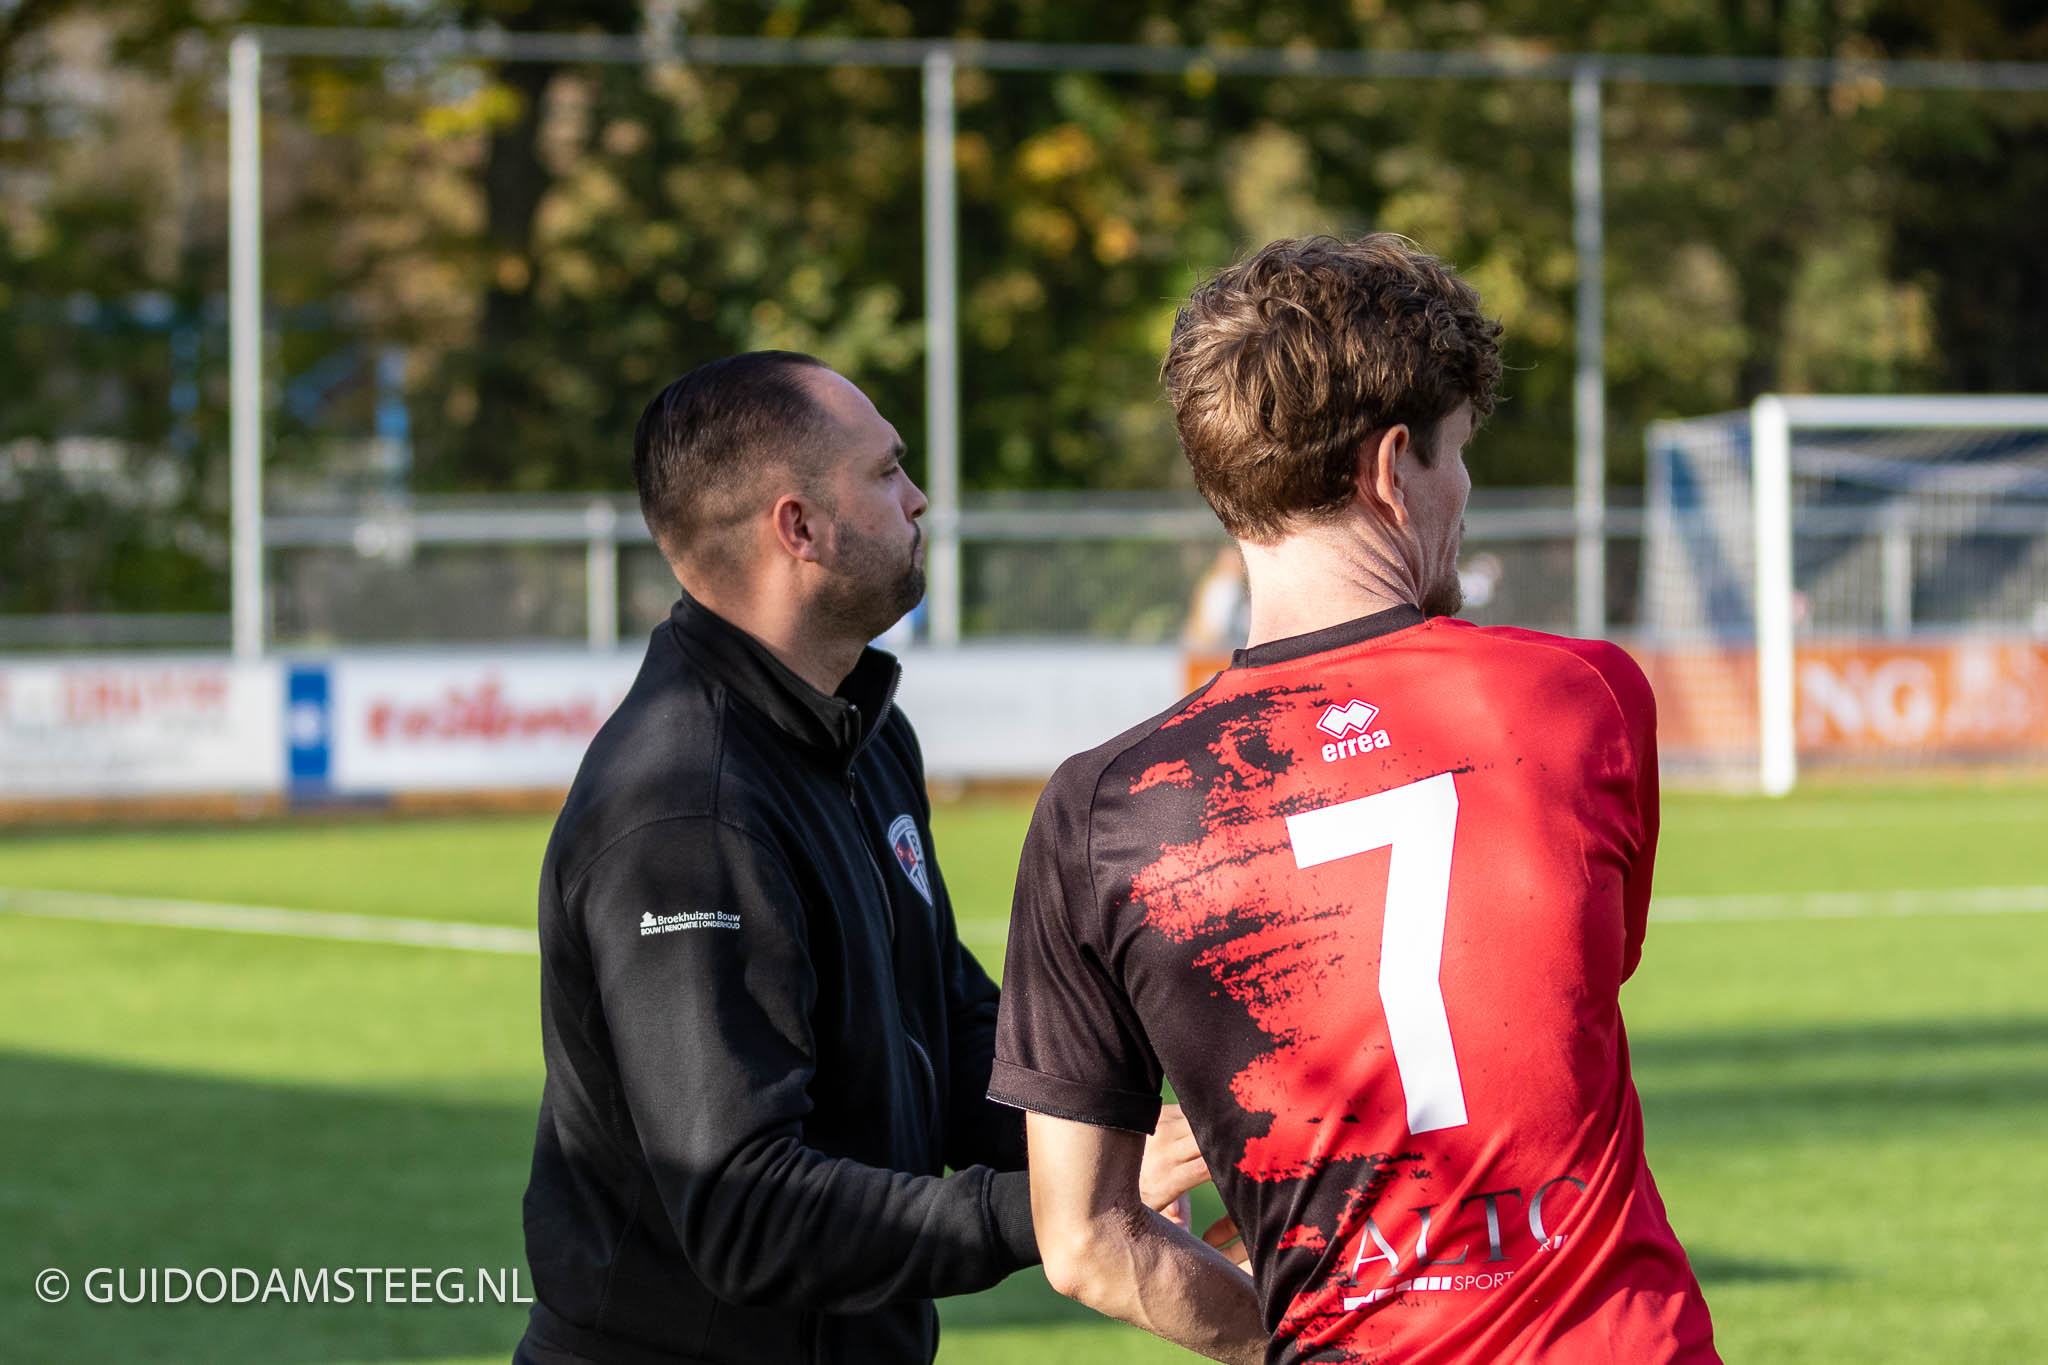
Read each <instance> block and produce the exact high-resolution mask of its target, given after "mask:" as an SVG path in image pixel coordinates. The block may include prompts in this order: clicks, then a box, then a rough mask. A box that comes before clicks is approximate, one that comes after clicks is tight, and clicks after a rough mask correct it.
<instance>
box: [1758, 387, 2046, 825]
mask: <svg viewBox="0 0 2048 1365" xmlns="http://www.w3.org/2000/svg"><path fill="white" fill-rule="evenodd" d="M1829 429H1832V430H1843V429H1854V430H1872V431H1898V430H1936V429H1939V430H1952V431H1996V430H2036V431H2048V397H2043V396H2036V395H2018V394H2002V395H1985V396H1964V395H1955V396H1939V397H1880V396H1869V395H1857V396H1846V397H1818V396H1815V397H1794V396H1787V395H1780V394H1766V395H1765V396H1763V397H1761V398H1759V399H1757V400H1756V402H1755V403H1754V404H1753V405H1752V406H1751V408H1750V450H1751V459H1752V466H1751V467H1752V477H1751V480H1750V487H1751V493H1752V497H1753V500H1754V502H1753V525H1754V528H1755V537H1756V556H1755V565H1756V578H1755V583H1756V598H1755V611H1756V667H1757V696H1758V736H1759V754H1758V777H1759V783H1760V785H1761V787H1762V789H1763V790H1764V791H1765V792H1766V793H1767V794H1769V795H1772V796H1783V795H1784V794H1786V793H1787V792H1789V791H1791V790H1792V788H1793V785H1794V784H1795V783H1796V782H1797V780H1798V776H1799V751H1798V729H1797V723H1798V715H1797V709H1796V708H1797V695H1796V683H1795V676H1794V658H1793V645H1794V635H1795V631H1796V629H1797V626H1798V621H1797V619H1796V615H1797V613H1796V606H1797V604H1798V600H1799V599H1798V597H1797V594H1796V592H1795V586H1794V583H1793V535H1794V525H1793V458H1792V452H1793V443H1794V437H1795V433H1797V432H1800V431H1817V430H1829ZM2042 530H2043V533H2044V534H2048V525H2044V526H2043V528H2042ZM1907 568H1908V572H1910V565H1908V566H1907ZM1908 586H1909V587H1910V580H1908Z"/></svg>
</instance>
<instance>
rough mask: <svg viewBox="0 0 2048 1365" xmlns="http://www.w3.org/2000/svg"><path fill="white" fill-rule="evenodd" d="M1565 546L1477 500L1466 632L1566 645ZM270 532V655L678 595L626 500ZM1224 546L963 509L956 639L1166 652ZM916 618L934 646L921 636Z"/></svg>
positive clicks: (1536, 510) (1519, 505)
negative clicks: (1158, 646)
mask: <svg viewBox="0 0 2048 1365" xmlns="http://www.w3.org/2000/svg"><path fill="white" fill-rule="evenodd" d="M1577 531H1578V522H1577V520H1576V514H1575V511H1574V508H1573V499H1572V490H1571V489H1569V488H1531V489H1505V490H1478V491H1475V493H1474V497H1473V503H1472V507H1471V509H1470V511H1469V512H1468V514H1467V518H1466V533H1465V551H1464V554H1463V556H1462V567H1463V570H1464V579H1465V587H1466V594H1467V609H1466V613H1465V614H1466V615H1467V616H1468V617H1470V618H1471V619H1473V620H1476V621H1479V622H1482V623H1493V622H1512V623H1514V624H1518V625H1525V626H1530V627H1534V628H1538V629H1550V630H1569V629H1570V628H1571V626H1572V623H1573V613H1574V605H1573V584H1574V575H1575V554H1576V549H1575V546H1576V539H1577ZM1606 532H1607V534H1606V537H1605V541H1604V544H1605V551H1606V568H1607V573H1606V578H1607V582H1608V584H1609V596H1608V601H1607V616H1608V619H1609V620H1610V621H1612V622H1614V623H1615V625H1616V627H1617V628H1618V629H1619V630H1621V631H1624V632H1625V631H1626V630H1628V629H1629V628H1630V627H1631V626H1632V625H1633V623H1634V622H1635V620H1636V616H1637V597H1638V593H1637V587H1638V580H1639V578H1640V572H1639V567H1640V560H1641V554H1640V550H1641V535H1642V516H1641V511H1640V509H1639V508H1636V507H1632V506H1622V507H1617V508H1610V509H1609V511H1608V514H1607V527H1606ZM265 534H266V538H267V540H268V542H269V567H268V575H267V577H268V583H267V587H268V598H269V602H270V613H271V615H270V620H269V622H268V632H267V633H268V634H269V635H270V637H271V639H272V640H274V641H275V642H276V644H277V645H278V646H280V647H283V648H301V649H303V648H321V647H326V646H335V645H358V644H386V643H390V644H395V643H409V642H418V643H426V642H443V643H446V642H458V641H459V642H485V641H489V642H553V643H561V642H565V641H575V640H582V641H584V642H586V643H588V645H589V646H590V647H591V648H592V649H598V650H609V649H611V648H614V647H615V646H616V645H618V644H619V643H620V642H621V640H627V641H630V640H631V639H633V638H634V637H636V636H637V635H639V634H640V633H641V632H643V631H645V630H647V629H648V628H650V627H651V626H652V625H653V624H654V623H655V622H656V621H658V620H659V619H660V618H661V617H662V616H663V615H664V614H665V613H666V611H667V610H668V607H669V604H670V603H671V602H672V601H673V600H674V598H675V594H676V584H675V580H674V579H673V577H672V576H671V575H670V573H669V570H668V566H667V565H666V564H665V563H664V562H663V561H662V559H661V557H660V555H659V554H658V552H657V551H656V550H655V548H654V546H653V543H652V541H651V539H650V538H649V536H648V534H647V530H646V527H645V525H644V524H643V523H642V522H641V520H640V515H639V510H638V508H637V506H636V505H635V504H634V502H633V500H632V499H631V498H630V497H624V496H605V497H594V498H576V497H567V498H565V497H500V498H485V499H477V498H471V499H449V498H415V499H411V500H409V501H406V502H402V503H400V502H369V503H362V504H357V505H354V506H342V505H338V504H329V505H326V506H321V507H308V508H300V509H296V510H293V511H290V512H287V513H284V514H274V515H273V516H271V517H270V518H269V519H268V524H267V526H266V532H265ZM1227 544H1228V541H1227V539H1226V538H1225V536H1224V535H1223V533H1222V530H1221V528H1220V527H1219V526H1218V525H1217V523H1216V519H1215V517H1214V516H1213V515H1212V514H1211V513H1210V511H1209V509H1208V508H1207V506H1205V505H1204V504H1203V503H1202V502H1201V500H1200V499H1199V498H1197V497H1195V496H1193V495H1191V494H1189V495H1180V496H1175V495H1159V494H1129V495H1117V494H1100V493H1095V494H1033V495H1018V494H1009V495H983V496H980V497H972V496H970V497H969V498H967V499H966V500H965V501H964V504H963V506H962V508H961V512H960V556H961V630H962V634H963V636H965V637H967V638H1059V639H1097V640H1123V641H1132V642H1148V643H1149V642H1168V641H1173V640H1178V639H1180V638H1181V637H1182V633H1183V630H1184V628H1185V626H1186V623H1187V619H1188V615H1189V611H1190V604H1191V602H1192V601H1193V598H1194V596H1195V593H1196V591H1197V587H1198V585H1199V584H1200V582H1201V581H1202V580H1203V578H1204V576H1205V575H1206V574H1208V573H1209V572H1210V571H1211V569H1212V568H1213V566H1214V564H1215V562H1216V558H1217V554H1218V551H1219V550H1221V549H1223V548H1224V547H1225V546H1226V545H1227ZM915 620H916V631H917V634H918V635H919V637H920V638H924V637H928V636H929V634H930V623H929V619H928V618H927V617H926V616H924V614H923V613H919V615H918V616H917V617H916V618H915ZM101 634H102V636H105V635H106V634H107V632H106V631H105V630H104V629H103V630H102V632H101ZM91 642H92V641H91V639H90V638H89V637H85V636H80V637H78V638H75V639H72V640H69V641H65V642H64V643H70V644H89V643H91ZM49 643H51V644H56V643H58V641H56V640H54V639H52V640H50V641H49ZM129 643H132V644H143V643H147V641H145V640H143V639H140V638H136V639H132V640H131V641H129Z"/></svg>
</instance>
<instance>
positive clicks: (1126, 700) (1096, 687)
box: [897, 642, 1186, 779]
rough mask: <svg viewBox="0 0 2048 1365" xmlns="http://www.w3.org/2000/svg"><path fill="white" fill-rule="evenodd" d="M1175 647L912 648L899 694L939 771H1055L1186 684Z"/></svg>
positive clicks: (930, 768)
mask: <svg viewBox="0 0 2048 1365" xmlns="http://www.w3.org/2000/svg"><path fill="white" fill-rule="evenodd" d="M1185 667H1186V664H1185V662H1184V660H1183V657H1182V654H1181V651H1180V649H1179V648H1178V647H1177V646H1174V645H1157V646H1145V645H1090V644H1075V643H1065V642H1062V643H1057V644H1054V643H1048V644H1021V643H1006V644H985V645H983V644H966V645H961V646H960V647H958V648H957V649H947V650H913V651H910V652H908V653H906V654H905V655H904V656H903V687H902V689H901V690H900V691H899V692H898V693H897V700H898V701H899V702H900V703H901V705H902V707H903V711H904V714H906V715H907V716H909V717H910V722H911V724H912V725H914V726H916V727H917V737H918V742H919V744H920V745H921V746H922V747H923V749H924V764H925V772H926V774H927V775H928V776H931V777H934V778H941V779H944V778H983V777H994V778H1004V777H1020V778H1039V777H1050V776H1051V775H1052V770H1053V769H1054V768H1057V767H1058V766H1059V765H1060V764H1061V763H1062V762H1064V761H1065V760H1066V758H1067V757H1068V756H1069V755H1071V754H1076V753H1079V752H1080V751H1082V750H1083V749H1092V748H1094V747H1095V746H1096V745H1098V744H1100V743H1102V742H1103V741H1104V740H1106V739H1109V738H1111V737H1112V736H1114V735H1117V734H1119V733H1121V732H1122V731H1124V730H1128V729H1129V728H1130V727H1131V726H1133V725H1136V724H1137V723H1138V722H1139V721H1141V720H1144V719H1145V718H1146V717H1147V716H1151V715H1154V714H1156V713H1158V712H1160V711H1163V710H1165V709H1166V708H1167V707H1168V706H1171V705H1172V704H1173V702H1174V701H1175V699H1176V698H1178V697H1180V696H1181V694H1182V693H1183V692H1184V691H1185V690H1186V689H1185V688H1184V687H1183V686H1182V682H1183V677H1182V675H1183V671H1184V669H1185Z"/></svg>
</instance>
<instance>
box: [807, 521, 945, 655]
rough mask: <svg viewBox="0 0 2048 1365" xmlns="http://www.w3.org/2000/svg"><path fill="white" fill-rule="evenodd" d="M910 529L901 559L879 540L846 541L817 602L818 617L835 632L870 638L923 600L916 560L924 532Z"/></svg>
mask: <svg viewBox="0 0 2048 1365" xmlns="http://www.w3.org/2000/svg"><path fill="white" fill-rule="evenodd" d="M911 530H912V537H911V541H910V552H909V553H908V554H907V555H905V556H904V557H903V558H901V559H898V558H897V557H896V555H895V554H894V553H893V547H888V546H884V545H883V544H881V543H880V542H879V541H875V540H866V539H859V538H856V537H851V536H849V537H847V538H846V540H845V542H844V553H843V554H842V556H841V561H840V563H839V564H838V565H837V566H836V569H835V572H834V574H833V576H832V580H831V586H830V588H829V589H828V590H827V591H826V592H825V593H823V594H822V595H821V596H820V598H819V601H818V612H819V615H820V617H821V618H822V619H823V620H824V621H825V622H827V623H828V624H829V627H830V628H832V629H833V630H834V631H835V632H839V633H843V634H845V635H846V636H847V637H848V638H849V639H851V638H855V637H858V638H859V639H860V640H861V641H863V642H866V641H868V640H872V639H874V638H875V637H876V636H878V635H881V634H883V633H884V632H886V631H887V630H888V629H889V627H891V626H893V625H895V624H896V623H897V622H898V621H900V620H902V619H903V616H904V613H905V612H908V611H909V610H910V609H911V608H912V607H914V606H916V605H917V604H918V603H919V602H921V601H923V600H924V568H923V566H922V565H920V564H919V563H918V562H917V549H918V546H919V545H920V544H922V543H923V540H924V531H923V528H922V527H917V526H913V527H912V528H911Z"/></svg>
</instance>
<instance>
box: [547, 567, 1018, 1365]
mask: <svg viewBox="0 0 2048 1365" xmlns="http://www.w3.org/2000/svg"><path fill="white" fill-rule="evenodd" d="M898 675H899V670H898V667H897V664H896V661H895V660H894V659H893V658H891V657H890V656H889V655H887V654H883V653H881V652H879V651H876V650H872V649H871V650H868V651H866V652H865V653H864V654H863V655H862V657H861V660H860V663H859V665H858V666H857V667H856V668H855V669H854V671H853V673H852V674H851V675H850V676H849V677H848V678H847V679H846V682H845V683H844V684H843V685H842V686H841V687H840V689H839V695H838V696H835V697H827V696H825V695H823V694H821V693H819V692H818V691H817V690H816V689H814V688H812V687H810V686H809V685H808V684H806V683H805V682H804V681H803V680H802V679H800V678H798V677H797V676H796V675H795V674H794V673H792V672H790V671H789V670H788V669H787V668H785V667H784V666H783V665H782V664H781V663H780V662H778V661H777V660H776V659H775V658H774V656H773V655H771V654H769V653H768V651H767V650H766V649H765V648H764V647H762V646H761V645H760V644H759V643H758V642H757V641H755V640H754V639H753V638H752V637H751V636H748V635H747V634H746V633H745V632H743V631H741V630H739V629H738V628H736V627H734V626H732V625H730V624H728V623H727V622H725V621H724V620H722V619H720V618H719V617H718V616H716V615H714V614H713V613H712V612H710V611H709V610H708V609H706V608H705V607H703V606H701V605H699V604H698V603H696V602H694V601H692V600H691V599H690V598H689V597H688V596H685V597H684V598H683V599H682V601H680V602H678V603H677V604H676V608H675V611H674V612H673V613H672V614H671V616H670V618H669V620H668V621H666V622H664V623H663V624H662V625H661V626H660V627H659V628H658V629H657V630H656V631H655V632H654V636H653V639H652V641H651V643H650V644H649V646H648V650H647V658H646V660H645V661H644V662H643V663H642V665H641V668H640V674H639V677H638V678H637V679H636V680H635V681H634V684H633V687H632V689H631V690H630V691H629V692H628V693H627V694H626V699H625V701H624V702H622V703H621V704H620V706H619V709H618V711H617V712H616V713H615V714H614V715H613V716H612V717H611V719H610V720H608V721H607V722H606V723H605V725H604V727H603V729H602V730H600V731H599V732H598V735H597V738H596V739H595V740H593V741H592V743H591V746H590V751H589V753H588V754H586V755H585V757H584V760H583V766H582V769H581V770H580V771H579V772H578V773H577V776H576V781H575V784H574V786H573V787H572V788H571V789H570V792H569V797H568V801H567V803H566V804H565V805H564V806H563V808H562V813H561V816H560V818H559V819H558V820H557V821H556V823H555V832H554V836H553V838H552V839H551V840H550V841H549V844H548V851H547V858H546V861H545V863H544V865H543V867H542V870H541V888H540V945H541V1027H542V1048H543V1051H544V1053H545V1056H546V1061H547V1084H546V1089H545V1091H544V1093H543V1096H542V1099H541V1108H540V1126H539V1132H538V1135H537V1136H536V1138H535V1141H534V1153H533V1175H532V1179H531V1182H530V1183H529V1185H528V1187H527V1192H526V1205H525V1216H526V1254H527V1260H528V1262H529V1263H530V1265H531V1267H532V1271H533V1285H534V1293H535V1299H536V1302H535V1305H534V1308H533V1314H532V1320H531V1322H530V1324H529V1326H528V1330H527V1334H526V1339H525V1341H523V1342H522V1343H521V1345H520V1353H519V1356H518V1357H517V1358H518V1359H519V1360H521V1361H530V1362H533V1363H534V1365H557V1363H558V1362H569V1361H577V1360H590V1361H596V1362H601V1363H602V1365H610V1362H614V1361H617V1362H630V1363H631V1365H641V1363H643V1362H644V1363H646V1365H666V1363H667V1362H716V1363H717V1365H726V1363H727V1362H730V1363H731V1365H742V1363H743V1365H771V1363H773V1365H781V1363H782V1362H790V1363H791V1365H797V1363H798V1362H802V1363H803V1365H811V1363H812V1362H817V1363H818V1365H860V1363H863V1362H875V1365H883V1363H884V1362H886V1363H887V1365H898V1363H899V1362H918V1363H920V1365H922V1363H924V1362H929V1361H930V1360H931V1359H932V1358H933V1356H934V1355H935V1354H936V1352H937V1349H938V1318H937V1315H936V1313H935V1312H934V1311H933V1308H932V1304H931V1300H932V1299H933V1298H934V1297H937V1296H940V1295H945V1294H960V1293H966V1292H970V1291H974V1290H980V1289H986V1288H988V1287H989V1286H991V1285H993V1284H995V1283H996V1282H997V1281H998V1280H1001V1279H1002V1278H1003V1277H1004V1276H1006V1275H1008V1274H1010V1273H1011V1272H1012V1271H1014V1270H1017V1269H1019V1268H1020V1267H1023V1266H1025V1265H1029V1264H1033V1263H1035V1262H1036V1261H1037V1259H1038V1252H1037V1248H1036V1244H1035V1242H1034V1240H1033V1237H1032V1231H1031V1210H1030V1193H1029V1187H1028V1183H1027V1177H1026V1176H1025V1175H1024V1173H1023V1169H1024V1135H1023V1127H1022V1120H1021V1117H1020V1116H1019V1114H1018V1113H1017V1111H1015V1110H1011V1109H1006V1108H1004V1107H1002V1106H999V1105H996V1104H993V1103H992V1102H990V1101H989V1100H988V1099H987V1098H986V1097H985V1094H986V1091H987V1089H988V1081H989V1066H990V1061H991V1058H992V1057H993V1055H994V1048H995V1021H996V987H995V985H994V983H993V982H991V981H990V980H989V978H988V976H987V974H986V973H985V972H983V971H982V969H981V967H980V966H979V965H978V964H977V963H976V962H975V960H974V958H973V957H972V956H971V955H970V954H969V953H968V952H967V950H966V949H965V948H963V947H962V946H961V944H960V940H959V936H958V934H957V933H956V931H955V928H954V922H953V911H952V906H951V905H950V903H949V902H948V901H947V898H946V888H945V883H944V882H943V881H942V880H941V879H940V877H939V870H938V866H937V864H936V863H935V862H933V860H932V858H931V848H932V843H931V829H930V814H931V812H930V806H929V804H928V801H927V798H926V795H925V786H924V761H923V758H922V756H921V755H920V754H919V752H918V747H917V738H916V736H915V735H914V734H913V733H912V732H911V728H910V725H909V723H908V722H907V721H906V720H904V718H903V716H902V715H901V714H900V713H899V712H898V711H897V710H896V709H895V706H894V697H895V692H896V683H897V678H898ZM947 1167H951V1168H952V1170H953V1172H954V1174H951V1175H942V1174H941V1172H942V1170H944V1169H945V1168H947Z"/></svg>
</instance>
